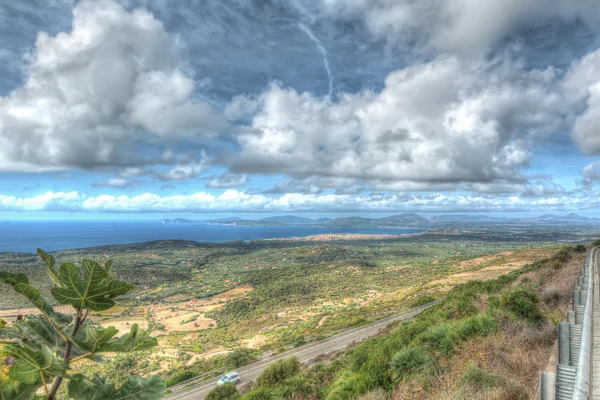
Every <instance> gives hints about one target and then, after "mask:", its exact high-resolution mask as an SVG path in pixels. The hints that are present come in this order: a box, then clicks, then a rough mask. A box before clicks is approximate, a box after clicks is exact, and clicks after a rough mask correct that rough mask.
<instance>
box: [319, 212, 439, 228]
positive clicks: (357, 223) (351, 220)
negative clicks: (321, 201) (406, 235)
mask: <svg viewBox="0 0 600 400" xmlns="http://www.w3.org/2000/svg"><path fill="white" fill-rule="evenodd" d="M429 224H430V222H429V220H428V219H427V218H424V217H421V216H420V215H417V214H398V215H392V216H389V217H383V218H362V217H347V218H336V219H334V220H333V221H330V222H328V223H326V224H325V225H326V226H335V227H399V228H400V227H405V226H427V225H429Z"/></svg>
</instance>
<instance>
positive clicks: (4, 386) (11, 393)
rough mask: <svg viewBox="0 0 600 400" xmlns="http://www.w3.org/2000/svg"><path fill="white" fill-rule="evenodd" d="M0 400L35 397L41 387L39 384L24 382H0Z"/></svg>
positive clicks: (18, 399)
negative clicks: (26, 383)
mask: <svg viewBox="0 0 600 400" xmlns="http://www.w3.org/2000/svg"><path fill="white" fill-rule="evenodd" d="M0 383H1V385H0V400H25V399H31V398H33V395H34V394H35V392H36V391H37V390H38V389H39V388H40V385H39V384H31V385H25V384H23V383H18V382H15V383H12V382H10V383H9V382H0Z"/></svg>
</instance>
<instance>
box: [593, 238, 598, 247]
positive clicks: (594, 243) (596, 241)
mask: <svg viewBox="0 0 600 400" xmlns="http://www.w3.org/2000/svg"><path fill="white" fill-rule="evenodd" d="M596 246H600V239H598V240H594V241H593V242H592V247H596Z"/></svg>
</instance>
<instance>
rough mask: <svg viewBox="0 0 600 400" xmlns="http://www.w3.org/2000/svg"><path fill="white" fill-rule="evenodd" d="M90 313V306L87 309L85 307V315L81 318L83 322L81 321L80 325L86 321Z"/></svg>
mask: <svg viewBox="0 0 600 400" xmlns="http://www.w3.org/2000/svg"><path fill="white" fill-rule="evenodd" d="M89 313H90V309H89V308H86V309H85V315H84V316H83V319H82V320H81V323H80V324H79V325H83V323H84V322H85V320H86V319H87V317H88V314H89Z"/></svg>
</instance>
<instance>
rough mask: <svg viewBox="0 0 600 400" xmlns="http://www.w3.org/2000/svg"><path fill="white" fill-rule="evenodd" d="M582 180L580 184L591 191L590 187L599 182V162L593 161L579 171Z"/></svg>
mask: <svg viewBox="0 0 600 400" xmlns="http://www.w3.org/2000/svg"><path fill="white" fill-rule="evenodd" d="M581 175H582V176H583V179H582V180H581V181H580V183H581V184H582V185H583V186H584V187H585V188H587V189H591V188H592V186H593V185H594V184H596V183H598V182H600V161H594V162H592V163H590V164H588V165H586V166H585V167H584V168H583V169H582V170H581Z"/></svg>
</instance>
